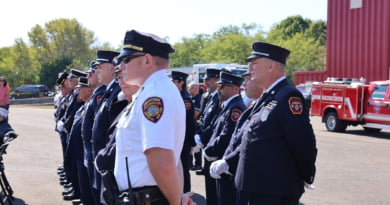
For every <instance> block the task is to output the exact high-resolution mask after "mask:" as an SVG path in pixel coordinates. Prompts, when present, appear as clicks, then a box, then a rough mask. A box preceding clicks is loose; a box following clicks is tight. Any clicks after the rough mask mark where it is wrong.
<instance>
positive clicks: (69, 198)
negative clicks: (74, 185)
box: [63, 192, 80, 201]
mask: <svg viewBox="0 0 390 205" xmlns="http://www.w3.org/2000/svg"><path fill="white" fill-rule="evenodd" d="M63 198H64V200H65V201H71V200H73V199H78V198H80V197H78V196H76V195H75V194H74V192H72V193H70V194H67V195H64V197H63Z"/></svg>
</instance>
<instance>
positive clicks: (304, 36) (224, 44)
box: [0, 16, 326, 87]
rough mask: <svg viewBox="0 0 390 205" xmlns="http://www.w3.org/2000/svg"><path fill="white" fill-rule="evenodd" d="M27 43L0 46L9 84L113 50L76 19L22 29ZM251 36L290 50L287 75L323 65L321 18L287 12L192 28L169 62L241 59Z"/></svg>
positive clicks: (46, 78)
mask: <svg viewBox="0 0 390 205" xmlns="http://www.w3.org/2000/svg"><path fill="white" fill-rule="evenodd" d="M28 37H29V44H28V43H25V42H23V41H22V39H16V40H15V44H14V45H13V46H11V47H7V48H0V75H1V76H4V77H6V78H7V79H8V82H10V85H11V86H18V85H20V84H27V83H36V84H38V83H39V84H46V85H48V86H49V87H53V86H54V82H55V80H56V79H57V77H58V73H59V72H62V71H63V70H64V69H69V68H70V67H76V68H79V69H82V70H83V69H85V68H86V67H87V66H88V64H89V62H90V61H91V60H94V59H96V50H98V49H105V50H118V49H117V48H112V47H111V45H110V44H109V43H107V42H102V43H100V42H96V40H95V39H96V38H95V36H94V33H93V32H92V31H89V30H88V29H86V28H84V27H83V26H82V25H81V24H80V23H79V22H78V21H77V20H76V19H55V20H52V21H50V22H47V23H46V24H45V25H44V26H40V25H35V26H34V27H32V28H31V30H30V31H29V32H28ZM256 41H264V42H269V43H274V44H277V45H280V46H283V47H286V48H288V49H290V50H291V55H290V57H289V59H288V61H287V77H288V78H289V79H290V80H291V81H293V80H294V79H293V76H294V72H295V71H305V70H324V69H325V41H326V23H325V22H324V21H316V22H313V21H312V20H310V19H303V18H302V17H301V16H291V17H288V18H286V19H285V20H282V21H281V22H279V23H277V24H275V25H274V26H273V27H272V28H271V30H270V32H265V31H263V30H262V29H261V26H260V25H257V24H255V23H251V24H242V25H241V26H235V25H227V26H224V27H221V28H220V29H218V30H217V31H215V32H214V33H213V34H211V35H210V34H194V35H193V37H192V38H182V39H181V41H180V42H177V43H175V44H174V45H173V47H174V48H175V50H176V52H175V53H174V54H173V55H172V56H171V58H170V61H171V62H170V63H171V67H188V66H192V65H193V64H198V63H239V64H246V61H245V58H246V57H247V56H248V55H249V54H250V52H251V49H252V48H251V45H252V43H253V42H256Z"/></svg>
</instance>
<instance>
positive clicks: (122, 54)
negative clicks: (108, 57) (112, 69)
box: [114, 48, 137, 64]
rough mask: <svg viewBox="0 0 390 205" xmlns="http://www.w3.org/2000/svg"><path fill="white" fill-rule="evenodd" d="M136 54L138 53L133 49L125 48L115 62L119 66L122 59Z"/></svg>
mask: <svg viewBox="0 0 390 205" xmlns="http://www.w3.org/2000/svg"><path fill="white" fill-rule="evenodd" d="M135 52H137V51H135V50H132V49H125V48H124V49H122V51H121V53H120V54H119V55H118V56H116V57H115V60H114V62H117V63H115V64H119V63H120V62H122V59H123V58H124V57H126V56H129V55H131V54H133V53H135Z"/></svg>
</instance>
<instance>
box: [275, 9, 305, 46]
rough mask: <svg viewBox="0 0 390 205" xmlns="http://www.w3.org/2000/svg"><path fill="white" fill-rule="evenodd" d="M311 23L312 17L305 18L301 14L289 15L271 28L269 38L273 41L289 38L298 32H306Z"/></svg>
mask: <svg viewBox="0 0 390 205" xmlns="http://www.w3.org/2000/svg"><path fill="white" fill-rule="evenodd" d="M310 24H311V20H310V19H303V18H302V16H300V15H296V16H290V17H287V18H286V19H285V20H282V21H281V22H280V23H278V24H276V25H275V26H273V27H272V28H271V31H270V33H269V35H268V40H271V41H273V40H275V39H280V38H282V39H283V40H287V39H289V38H291V37H292V36H294V35H295V34H296V33H304V32H305V31H306V29H308V28H309V27H310Z"/></svg>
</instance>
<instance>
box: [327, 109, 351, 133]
mask: <svg viewBox="0 0 390 205" xmlns="http://www.w3.org/2000/svg"><path fill="white" fill-rule="evenodd" d="M325 126H326V129H327V130H328V131H330V132H344V131H345V129H347V123H346V122H345V121H344V120H340V119H339V118H338V117H337V113H336V112H330V113H328V114H326V116H325Z"/></svg>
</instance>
